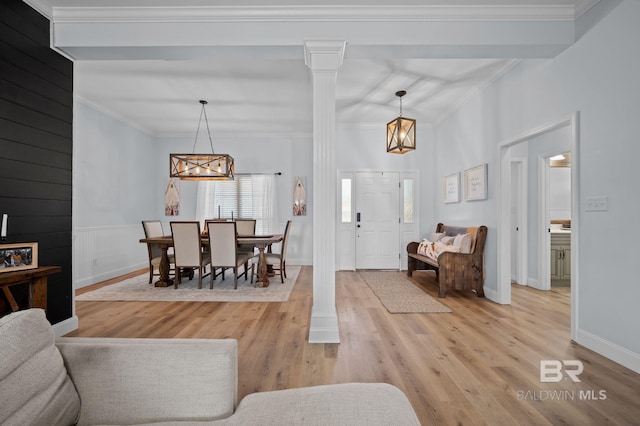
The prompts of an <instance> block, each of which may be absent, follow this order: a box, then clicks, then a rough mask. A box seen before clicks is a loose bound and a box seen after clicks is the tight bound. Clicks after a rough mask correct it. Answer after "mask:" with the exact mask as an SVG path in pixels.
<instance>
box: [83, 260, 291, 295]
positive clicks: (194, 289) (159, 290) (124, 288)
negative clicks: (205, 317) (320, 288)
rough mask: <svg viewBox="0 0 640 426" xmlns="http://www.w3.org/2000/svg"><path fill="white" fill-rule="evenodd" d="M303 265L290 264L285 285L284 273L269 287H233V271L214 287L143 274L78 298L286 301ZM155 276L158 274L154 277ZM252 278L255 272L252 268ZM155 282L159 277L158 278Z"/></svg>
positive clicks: (245, 283) (242, 283) (241, 281)
mask: <svg viewBox="0 0 640 426" xmlns="http://www.w3.org/2000/svg"><path fill="white" fill-rule="evenodd" d="M299 272H300V266H289V265H287V278H285V280H284V284H282V283H281V282H280V275H276V276H275V277H271V278H270V279H269V281H270V285H269V287H266V288H262V287H255V284H251V282H250V281H249V280H246V281H245V279H244V277H241V278H239V279H238V288H237V289H234V288H233V271H232V270H228V271H226V272H225V278H226V279H225V280H224V281H223V280H222V279H221V277H217V278H216V279H215V281H214V282H213V289H210V288H209V284H210V282H211V281H210V278H209V276H206V277H204V278H203V280H202V288H201V289H198V277H197V275H196V276H195V277H194V278H193V279H192V280H189V279H188V278H182V283H181V284H179V285H178V288H177V289H176V288H174V287H173V286H171V287H155V286H154V285H153V284H149V275H148V274H146V273H145V274H142V275H138V276H135V277H133V278H129V279H127V280H124V281H121V282H119V283H115V284H112V285H109V286H106V287H102V288H99V289H97V290H93V291H89V292H87V293H84V294H81V295H79V296H77V297H76V301H81V302H84V301H125V302H286V301H287V300H289V295H290V294H291V290H292V289H293V285H294V284H295V282H296V279H297V278H298V273H299ZM154 278H155V277H154ZM249 278H251V271H249ZM154 281H155V279H154Z"/></svg>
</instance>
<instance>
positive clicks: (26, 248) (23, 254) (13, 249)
mask: <svg viewBox="0 0 640 426" xmlns="http://www.w3.org/2000/svg"><path fill="white" fill-rule="evenodd" d="M0 259H1V261H2V263H0V273H2V272H13V271H21V270H23V269H35V268H37V267H38V243H16V244H0Z"/></svg>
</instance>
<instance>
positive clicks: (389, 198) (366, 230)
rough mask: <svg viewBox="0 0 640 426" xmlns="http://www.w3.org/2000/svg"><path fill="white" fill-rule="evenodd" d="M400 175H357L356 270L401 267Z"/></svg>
mask: <svg viewBox="0 0 640 426" xmlns="http://www.w3.org/2000/svg"><path fill="white" fill-rule="evenodd" d="M399 186H400V174H399V173H398V172H357V173H356V185H355V192H356V197H355V198H356V205H355V212H356V217H355V219H356V268H357V269H399V268H400V252H399V244H400V242H399V239H400V217H399V213H398V212H399V210H400V209H399V193H400V188H399Z"/></svg>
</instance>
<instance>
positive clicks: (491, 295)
mask: <svg viewBox="0 0 640 426" xmlns="http://www.w3.org/2000/svg"><path fill="white" fill-rule="evenodd" d="M483 290H484V297H486V298H487V299H489V300H491V301H492V302H496V303H500V299H499V298H498V292H497V291H495V290H493V289H491V288H486V287H484V288H483Z"/></svg>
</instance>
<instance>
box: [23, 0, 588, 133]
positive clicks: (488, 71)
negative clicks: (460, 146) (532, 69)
mask: <svg viewBox="0 0 640 426" xmlns="http://www.w3.org/2000/svg"><path fill="white" fill-rule="evenodd" d="M25 1H26V2H27V3H29V4H31V5H32V6H34V7H36V8H37V9H38V10H41V11H43V10H45V11H46V10H47V9H48V10H51V15H52V19H53V21H54V23H55V21H56V16H65V15H64V13H65V12H68V10H67V9H65V8H75V7H80V8H83V10H86V9H87V8H89V9H90V8H93V7H102V6H104V7H106V8H108V9H110V10H113V9H112V8H118V7H143V8H144V7H156V8H157V7H172V6H175V7H181V8H185V7H192V6H193V7H201V6H205V7H226V6H228V7H234V8H240V10H245V11H246V10H249V9H247V8H250V6H259V7H269V6H274V7H282V6H287V5H292V6H296V7H305V6H311V5H317V4H318V2H317V0H304V1H300V0H287V1H282V0H281V1H279V2H268V3H269V5H266V4H265V1H264V0H241V1H231V0H229V1H226V2H221V1H207V0H188V1H179V0H25ZM594 3H595V1H594V0H560V1H556V0H554V1H552V0H531V1H529V0H491V1H478V0H456V1H448V2H443V1H442V0H429V1H425V0H403V1H402V5H403V6H414V5H415V6H418V7H428V6H439V5H444V6H446V7H447V8H452V7H453V8H454V9H453V10H454V11H457V10H459V11H460V12H461V13H464V10H465V7H475V8H481V7H486V8H499V7H505V6H506V7H510V9H509V10H510V13H511V14H513V11H514V10H515V11H517V10H520V9H518V8H525V7H529V8H531V7H537V8H540V10H542V8H547V9H549V10H551V11H553V10H556V9H554V8H558V7H564V9H562V10H563V13H565V12H566V10H567V8H570V10H572V11H573V12H572V13H573V14H574V15H573V18H574V19H575V17H576V16H578V15H579V14H580V13H583V12H584V11H585V10H587V9H588V8H589V7H591V6H592V5H593V4H594ZM387 4H389V2H388V0H387V1H383V0H367V1H358V0H350V1H349V0H348V1H341V2H340V5H337V3H336V6H335V10H338V11H339V10H340V9H337V8H339V7H342V6H352V5H353V6H362V5H370V6H375V5H387ZM322 6H323V7H324V6H327V4H323V5H322ZM242 8H245V9H242ZM456 8H457V9H456ZM283 10H284V9H283ZM490 10H491V9H490ZM523 10H524V9H523ZM527 10H528V12H527V13H531V10H530V9H527ZM557 10H560V9H557ZM447 13H451V10H450V9H447ZM529 16H530V15H529ZM545 16H547V15H545ZM565 18H566V17H564V18H562V19H565ZM325 25H327V26H331V23H330V22H328V23H326V24H325ZM416 46H418V47H419V46H420V42H419V41H416ZM349 48H350V46H349V42H347V50H346V53H345V59H344V63H343V65H342V66H341V67H340V69H339V70H338V77H337V88H336V89H337V90H336V119H337V121H338V124H341V123H344V124H352V125H353V124H355V125H372V124H373V125H384V124H386V122H387V121H389V120H391V119H392V118H394V117H395V116H396V115H397V113H398V108H399V102H398V99H397V97H396V96H395V92H396V91H398V90H406V91H407V95H406V96H405V97H404V98H403V110H404V115H405V116H408V117H411V118H416V119H419V123H420V124H421V125H428V124H432V123H437V122H438V121H439V120H441V119H442V118H443V117H445V116H446V115H447V114H449V113H450V112H451V111H452V110H453V109H455V108H457V107H458V106H459V105H460V103H461V102H462V101H463V100H464V99H466V98H467V97H468V96H469V95H470V94H471V93H474V92H475V91H476V90H477V89H478V88H480V87H482V86H484V85H486V84H488V83H489V82H491V81H493V80H494V79H495V78H497V77H498V76H500V75H502V74H503V73H504V72H505V71H507V70H508V69H510V68H511V67H512V66H513V64H514V63H515V62H517V59H518V58H517V57H515V55H514V57H504V56H505V55H503V56H502V57H499V56H496V57H469V58H465V57H463V56H464V55H458V56H461V57H447V56H446V55H443V56H442V58H437V57H433V56H434V55H430V56H431V57H413V58H412V57H406V56H410V55H404V57H402V56H403V55H400V56H401V57H394V55H393V52H390V53H391V54H390V55H388V57H384V55H379V54H376V55H372V57H370V58H369V57H366V55H363V54H362V53H361V52H359V54H358V55H353V56H351V55H350V54H349ZM264 49H268V47H265V48H264ZM390 50H392V49H390ZM261 51H263V50H261ZM264 51H265V52H266V50H264ZM300 53H301V54H300V55H299V59H292V58H291V57H290V55H289V56H287V57H284V58H283V57H278V55H270V54H269V53H264V54H257V55H256V54H253V55H248V54H244V55H240V54H236V55H231V56H229V55H227V57H208V58H204V57H203V58H192V57H189V58H186V57H185V58H184V59H183V58H179V59H175V60H160V59H151V60H135V59H133V60H86V59H83V58H79V59H78V58H76V60H75V70H74V73H75V83H74V84H75V85H74V93H75V96H76V97H77V98H78V99H79V100H81V101H83V102H85V103H87V104H89V105H92V106H93V107H94V108H96V109H98V110H100V111H102V112H104V113H106V114H109V115H112V116H115V117H117V118H118V119H120V120H123V121H125V122H127V123H129V124H130V125H132V126H134V127H136V128H138V129H141V130H143V131H145V132H148V133H150V134H152V135H154V136H157V137H170V136H192V135H193V134H194V132H195V128H196V125H197V119H198V116H199V110H200V104H199V103H198V100H200V99H205V100H207V101H208V102H209V104H208V105H207V112H208V116H209V122H210V125H211V129H212V132H213V133H214V134H215V133H224V134H234V133H235V134H238V133H252V134H261V133H263V134H283V133H293V134H310V132H311V128H312V87H311V73H310V70H309V68H308V67H307V66H306V65H305V63H304V57H303V56H304V55H303V54H302V48H301V47H300ZM86 56H87V57H89V56H90V55H86ZM374 56H375V57H374ZM418 56H419V55H418Z"/></svg>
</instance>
